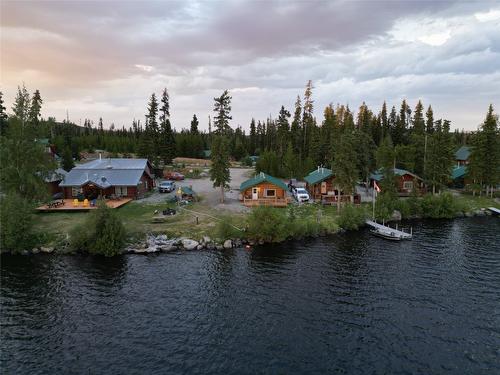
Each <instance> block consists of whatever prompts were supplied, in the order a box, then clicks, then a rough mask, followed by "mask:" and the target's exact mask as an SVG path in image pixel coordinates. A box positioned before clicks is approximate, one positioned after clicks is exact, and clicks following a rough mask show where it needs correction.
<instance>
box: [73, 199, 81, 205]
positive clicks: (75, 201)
mask: <svg viewBox="0 0 500 375" xmlns="http://www.w3.org/2000/svg"><path fill="white" fill-rule="evenodd" d="M79 205H80V202H79V201H78V199H73V207H78V206H79Z"/></svg>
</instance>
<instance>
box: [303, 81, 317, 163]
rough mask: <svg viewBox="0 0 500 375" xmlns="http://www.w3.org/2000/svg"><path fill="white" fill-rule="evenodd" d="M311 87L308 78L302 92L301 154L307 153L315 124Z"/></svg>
mask: <svg viewBox="0 0 500 375" xmlns="http://www.w3.org/2000/svg"><path fill="white" fill-rule="evenodd" d="M312 89H313V85H312V81H311V80H309V81H308V82H307V85H306V90H305V92H304V108H303V112H302V141H303V142H302V155H308V151H309V143H310V142H311V136H312V133H313V127H314V126H315V124H314V117H313V109H314V100H312ZM309 156H311V155H309Z"/></svg>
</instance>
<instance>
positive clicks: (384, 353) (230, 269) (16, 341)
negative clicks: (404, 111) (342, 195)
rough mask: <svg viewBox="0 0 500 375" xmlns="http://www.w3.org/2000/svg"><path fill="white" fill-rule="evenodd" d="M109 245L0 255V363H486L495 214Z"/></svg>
mask: <svg viewBox="0 0 500 375" xmlns="http://www.w3.org/2000/svg"><path fill="white" fill-rule="evenodd" d="M413 226H414V227H413V231H414V235H415V238H414V240H413V241H410V242H403V243H395V242H389V241H386V240H383V239H379V238H374V237H372V236H370V234H369V233H368V232H367V231H360V232H351V233H348V234H344V235H337V236H332V237H327V238H319V239H312V240H306V241H297V242H291V243H286V244H281V245H274V246H265V247H261V248H257V249H254V250H251V251H247V250H244V249H234V250H231V251H221V252H211V251H201V252H198V251H194V252H185V251H182V252H178V253H172V254H159V255H152V256H140V255H128V256H123V257H118V258H113V259H103V258H94V257H90V256H47V255H39V256H29V257H22V256H3V257H2V264H1V299H0V302H1V308H2V311H1V337H0V338H1V341H0V348H1V354H0V359H1V364H0V365H1V368H2V369H3V371H1V372H2V373H6V374H22V373H25V374H28V373H29V374H138V373H147V374H167V373H168V374H177V373H178V374H180V373H184V374H254V373H262V374H304V373H316V374H329V373H341V374H346V373H347V374H384V373H400V374H488V375H489V374H500V220H499V219H498V218H492V217H486V218H474V219H460V220H455V221H424V222H419V223H413Z"/></svg>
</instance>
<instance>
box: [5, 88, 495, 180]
mask: <svg viewBox="0 0 500 375" xmlns="http://www.w3.org/2000/svg"><path fill="white" fill-rule="evenodd" d="M313 90H314V88H313V85H312V83H311V81H309V82H308V83H307V85H306V88H305V92H304V94H303V96H302V97H301V96H299V95H298V96H297V99H296V101H295V106H294V108H291V109H287V108H285V107H284V106H282V107H281V108H280V109H279V111H278V113H277V115H276V117H275V118H271V117H270V118H267V119H265V120H254V119H252V120H251V123H250V124H249V129H250V130H249V131H248V132H247V131H245V130H243V128H242V127H241V126H237V127H234V128H231V127H228V128H227V129H224V135H225V137H226V138H227V140H228V144H229V145H230V147H229V152H230V155H231V157H232V158H233V159H234V160H242V161H244V162H248V156H250V155H257V156H259V161H258V162H257V166H256V168H257V170H258V171H264V172H267V173H269V174H271V175H274V176H278V177H284V178H289V177H298V178H301V177H303V176H304V175H305V174H307V173H309V172H310V171H311V170H313V169H314V168H316V166H319V165H322V166H325V167H333V169H334V170H336V171H338V172H339V173H344V174H349V176H347V177H346V178H349V179H357V180H360V181H365V180H367V178H368V176H369V174H370V173H371V172H373V171H374V170H376V169H378V168H385V167H398V168H403V169H407V170H409V171H412V172H414V173H415V174H417V175H419V176H421V177H423V178H424V179H425V180H426V181H427V182H428V183H430V184H435V185H443V184H445V183H446V181H447V179H448V178H449V175H450V170H451V168H452V166H453V163H454V152H455V150H456V149H457V148H458V147H460V146H461V145H464V144H468V145H474V143H475V142H476V143H477V142H479V141H480V140H479V139H478V140H475V139H474V138H479V137H478V136H477V134H480V133H481V131H479V132H464V131H458V130H455V131H454V132H452V131H450V126H451V124H450V121H448V120H446V119H436V118H434V115H433V109H432V107H431V105H429V104H428V103H425V106H424V103H422V102H421V101H418V102H417V103H413V105H410V103H408V102H407V101H406V100H403V101H402V102H401V103H398V105H397V106H390V105H387V103H386V102H382V105H381V108H380V109H377V110H375V109H370V108H368V106H367V105H366V104H365V103H362V104H361V106H360V107H359V108H358V109H357V111H356V112H354V111H352V109H351V108H349V106H347V105H339V104H337V105H333V104H330V105H328V106H327V107H326V108H323V109H318V108H314V100H313ZM224 95H226V97H225V99H224V98H223V96H224ZM223 96H221V97H220V98H215V101H216V103H217V100H219V101H220V100H226V103H225V107H226V110H227V113H226V116H227V118H226V119H225V120H226V123H229V120H230V119H231V117H230V110H231V107H230V103H231V97H230V96H229V95H228V94H227V92H225V93H224V94H223ZM0 99H1V97H0ZM41 104H42V99H41V97H40V93H39V92H38V90H37V91H35V93H34V94H33V95H32V96H30V94H29V92H28V90H27V89H26V88H25V87H24V86H23V87H22V88H19V90H18V93H17V97H16V100H15V103H14V106H13V112H14V113H13V114H12V115H10V116H7V115H6V110H5V107H4V106H3V105H1V106H0V107H2V110H1V111H2V116H1V117H2V134H4V135H5V134H6V132H7V129H8V126H9V121H11V120H12V119H15V118H19V117H20V116H21V115H20V113H21V114H22V113H23V111H25V112H26V116H27V118H29V116H30V113H31V112H33V111H35V112H36V111H38V113H35V114H34V115H33V114H32V118H31V122H33V123H36V126H34V136H35V137H38V138H49V139H50V141H51V143H52V144H54V145H55V148H56V150H57V153H59V154H60V155H63V154H66V155H71V156H72V157H73V158H74V159H78V158H79V155H80V152H81V151H84V150H85V151H93V150H96V149H102V150H106V151H108V152H111V153H112V154H117V155H118V154H120V156H124V157H131V156H133V155H135V156H141V157H147V158H149V159H150V160H151V161H152V162H153V163H154V164H155V165H160V166H162V165H166V164H169V163H171V162H172V159H173V158H175V157H177V156H182V157H193V158H200V157H203V156H204V150H209V149H210V148H211V141H212V138H213V137H214V134H217V131H218V130H217V128H216V124H215V122H214V124H212V123H211V121H210V118H209V120H208V121H209V123H208V131H201V130H200V129H199V120H198V118H197V116H196V114H194V115H193V118H192V121H191V123H190V125H189V126H186V127H183V126H179V124H176V125H177V126H176V128H177V129H174V128H173V127H172V125H171V123H170V110H171V108H170V105H169V95H168V92H167V90H166V89H165V90H164V91H163V92H162V93H161V95H160V97H159V99H157V96H156V95H155V94H152V95H151V97H150V98H149V101H148V103H147V106H146V108H145V112H146V116H145V121H144V122H141V121H140V120H133V121H132V123H131V124H130V126H129V127H127V126H122V127H117V126H115V125H114V124H104V123H103V121H102V119H99V121H98V123H97V124H94V123H93V122H92V121H90V120H87V119H86V120H84V122H83V126H77V125H76V124H74V123H71V122H66V121H64V122H57V121H56V120H55V119H54V118H51V117H49V118H48V119H41V118H40V108H41ZM24 107H26V108H24ZM486 109H487V108H485V110H486ZM214 111H215V116H214V118H217V115H218V112H217V111H218V110H217V106H215V109H214ZM488 118H490V120H488ZM488 121H490V123H492V124H493V123H494V125H491V126H493V127H494V129H493V130H492V131H494V137H495V139H496V140H497V141H498V117H497V116H495V115H494V113H493V108H492V106H490V108H489V109H488V110H487V116H486V120H485V121H484V124H483V125H482V126H481V127H480V128H479V129H482V128H483V127H484V125H485V124H486V123H487V122H488ZM480 122H481V119H478V123H480ZM213 125H214V126H213ZM474 125H475V124H474ZM491 126H490V127H491ZM180 127H181V128H182V129H181V130H179V128H180ZM212 127H214V129H212ZM219 130H220V129H219ZM483 143H484V142H483ZM484 147H487V146H484ZM489 152H493V153H495V152H496V153H498V151H495V150H493V151H491V150H490V151H489ZM484 153H485V154H487V153H488V151H487V150H484ZM497 162H498V161H497ZM481 163H483V164H484V161H482V162H481ZM481 163H479V164H481ZM490 170H491V169H490ZM342 171H343V172H342ZM481 173H482V174H484V173H486V172H481Z"/></svg>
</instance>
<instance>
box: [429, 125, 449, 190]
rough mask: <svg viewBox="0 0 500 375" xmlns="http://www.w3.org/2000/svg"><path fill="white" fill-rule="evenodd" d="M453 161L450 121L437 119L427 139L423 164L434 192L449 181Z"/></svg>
mask: <svg viewBox="0 0 500 375" xmlns="http://www.w3.org/2000/svg"><path fill="white" fill-rule="evenodd" d="M453 162H454V154H453V139H452V136H451V134H450V122H449V121H448V120H444V121H442V120H438V121H436V122H435V124H434V133H433V134H432V136H431V137H430V140H429V147H428V155H427V158H426V166H425V172H426V179H427V181H428V183H429V184H430V185H432V192H433V193H434V194H435V193H436V191H437V190H438V189H440V188H441V187H442V186H444V185H445V184H446V183H447V182H448V181H449V178H450V174H451V169H452V166H453Z"/></svg>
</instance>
